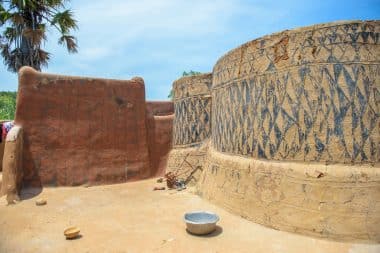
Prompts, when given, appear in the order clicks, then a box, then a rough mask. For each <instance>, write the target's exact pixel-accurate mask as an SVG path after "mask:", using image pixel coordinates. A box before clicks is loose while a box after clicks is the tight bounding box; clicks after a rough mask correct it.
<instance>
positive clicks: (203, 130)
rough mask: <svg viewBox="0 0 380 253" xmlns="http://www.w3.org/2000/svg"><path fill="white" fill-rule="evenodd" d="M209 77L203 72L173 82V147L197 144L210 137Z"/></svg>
mask: <svg viewBox="0 0 380 253" xmlns="http://www.w3.org/2000/svg"><path fill="white" fill-rule="evenodd" d="M211 79H212V75H211V74H203V75H196V76H188V77H182V78H180V79H178V80H176V81H175V82H174V83H173V92H174V93H173V94H174V113H175V118H174V126H173V127H174V130H173V131H174V137H173V138H174V140H173V145H174V147H179V146H187V145H190V144H191V145H194V144H198V143H200V142H202V141H203V140H205V139H207V138H208V137H210V133H211V97H210V89H211Z"/></svg>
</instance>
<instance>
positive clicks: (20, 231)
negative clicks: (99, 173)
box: [0, 180, 380, 253]
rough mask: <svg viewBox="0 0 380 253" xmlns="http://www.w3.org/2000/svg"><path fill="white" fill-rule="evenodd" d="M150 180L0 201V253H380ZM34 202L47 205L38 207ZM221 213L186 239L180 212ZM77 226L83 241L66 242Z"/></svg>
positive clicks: (49, 191)
mask: <svg viewBox="0 0 380 253" xmlns="http://www.w3.org/2000/svg"><path fill="white" fill-rule="evenodd" d="M155 185H158V184H157V183H156V181H155V180H145V181H139V182H134V183H126V184H117V185H107V186H94V187H87V188H86V187H62V188H44V189H43V191H42V192H41V193H39V194H38V195H36V194H33V192H32V191H31V190H29V191H24V192H23V193H22V197H23V198H24V200H23V201H22V202H20V203H18V204H17V205H12V206H7V205H6V201H5V198H4V196H3V197H2V198H1V199H0V252H2V253H3V252H16V253H22V252H138V253H139V252H219V253H220V252H265V253H270V252H281V253H282V252H307V253H313V252H319V253H329V252H331V253H339V252H349V253H354V252H358V253H359V252H363V253H365V252H366V253H367V252H370V253H375V252H380V245H373V244H372V245H371V244H352V243H340V242H334V241H328V240H321V239H315V238H311V237H306V236H300V235H296V234H292V233H287V232H281V231H277V230H273V229H269V228H266V227H263V226H261V225H258V224H255V223H253V222H250V221H247V220H245V219H243V218H241V217H239V216H236V215H233V214H231V213H229V212H227V211H225V210H223V209H222V208H219V207H216V206H214V205H212V204H210V203H208V202H207V201H205V200H203V199H201V198H200V197H198V196H196V195H194V194H192V193H191V189H188V190H186V191H182V192H177V191H174V190H170V191H167V190H165V191H152V188H153V186H155ZM38 198H45V199H46V200H47V202H48V203H47V205H45V206H36V205H35V201H36V199H38ZM201 209H202V210H210V211H214V212H216V213H218V214H219V216H220V218H221V220H220V222H219V223H218V225H220V227H218V229H217V230H216V231H215V232H214V233H213V234H211V235H209V236H204V237H199V236H193V235H190V234H188V233H187V232H186V230H185V224H184V222H183V220H182V217H183V214H184V213H185V212H186V211H192V210H201ZM73 225H74V226H78V227H80V229H81V235H82V237H81V238H79V239H76V240H66V239H65V238H64V236H63V230H64V229H65V228H67V227H69V226H73Z"/></svg>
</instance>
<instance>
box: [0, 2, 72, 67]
mask: <svg viewBox="0 0 380 253" xmlns="http://www.w3.org/2000/svg"><path fill="white" fill-rule="evenodd" d="M66 2H68V1H65V0H8V1H7V0H0V27H3V29H1V31H2V32H1V33H0V51H1V55H2V57H3V59H4V63H5V65H6V66H7V67H8V70H9V71H12V72H17V71H18V70H19V69H20V68H21V67H22V66H31V67H33V68H35V69H37V70H41V66H47V64H48V61H49V59H50V53H48V52H46V51H44V50H43V49H42V48H41V45H42V42H45V41H46V40H47V37H46V31H47V29H48V28H49V27H53V28H55V29H56V30H57V31H58V32H59V34H60V38H59V40H58V43H59V44H61V45H64V46H66V48H67V50H68V52H69V53H76V52H77V42H76V38H75V37H74V36H72V35H70V32H71V31H73V30H75V29H77V24H76V20H75V19H74V18H73V13H72V11H71V10H70V9H66V8H65V5H64V4H65V3H66Z"/></svg>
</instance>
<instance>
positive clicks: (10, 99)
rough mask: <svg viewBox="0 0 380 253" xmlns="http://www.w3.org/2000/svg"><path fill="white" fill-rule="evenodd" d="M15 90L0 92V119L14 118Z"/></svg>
mask: <svg viewBox="0 0 380 253" xmlns="http://www.w3.org/2000/svg"><path fill="white" fill-rule="evenodd" d="M16 97H17V93H16V92H11V91H1V92H0V120H2V119H14V117H15V110H16Z"/></svg>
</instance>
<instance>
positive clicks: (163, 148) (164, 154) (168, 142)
mask: <svg viewBox="0 0 380 253" xmlns="http://www.w3.org/2000/svg"><path fill="white" fill-rule="evenodd" d="M146 110H147V114H146V117H147V128H148V136H147V137H148V149H149V158H150V176H163V175H164V174H165V168H166V165H167V160H168V156H169V152H170V150H171V147H172V136H173V132H172V130H173V118H174V105H173V102H171V101H147V103H146Z"/></svg>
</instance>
